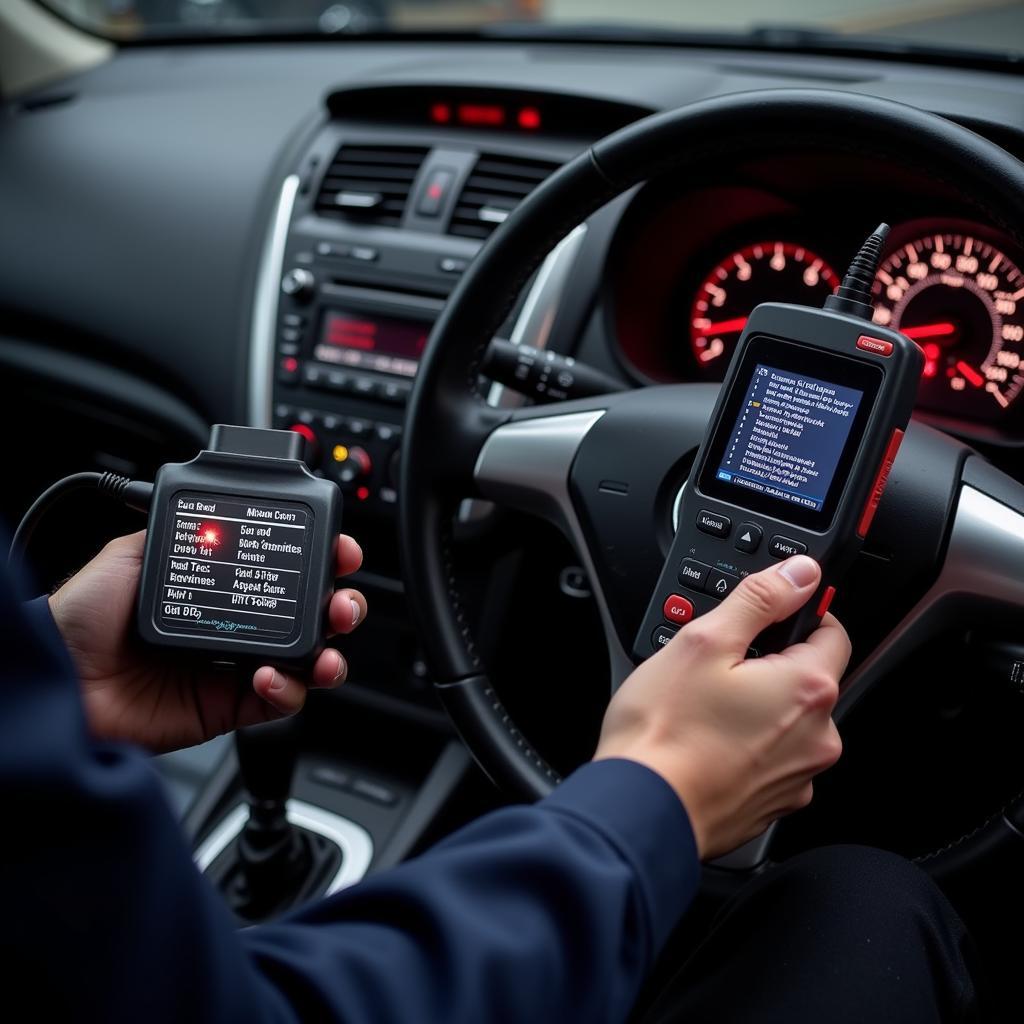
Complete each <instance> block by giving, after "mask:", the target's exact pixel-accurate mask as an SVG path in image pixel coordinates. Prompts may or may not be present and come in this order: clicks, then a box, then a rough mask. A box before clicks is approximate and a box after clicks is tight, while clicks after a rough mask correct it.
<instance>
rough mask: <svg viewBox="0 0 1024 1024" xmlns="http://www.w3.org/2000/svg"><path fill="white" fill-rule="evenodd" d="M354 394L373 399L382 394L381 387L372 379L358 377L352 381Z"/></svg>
mask: <svg viewBox="0 0 1024 1024" xmlns="http://www.w3.org/2000/svg"><path fill="white" fill-rule="evenodd" d="M352 392H353V394H356V395H360V396H361V397H363V398H373V397H375V396H376V395H377V394H379V392H380V385H379V384H378V383H377V381H375V380H374V379H373V378H372V377H356V378H355V380H353V381H352Z"/></svg>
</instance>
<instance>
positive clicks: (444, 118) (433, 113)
mask: <svg viewBox="0 0 1024 1024" xmlns="http://www.w3.org/2000/svg"><path fill="white" fill-rule="evenodd" d="M451 119H452V108H451V107H450V106H449V105H448V104H447V103H434V104H433V105H432V106H431V108H430V120H431V121H433V122H434V124H448V122H449V121H451Z"/></svg>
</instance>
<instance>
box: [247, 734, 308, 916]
mask: <svg viewBox="0 0 1024 1024" xmlns="http://www.w3.org/2000/svg"><path fill="white" fill-rule="evenodd" d="M235 750H236V752H237V754H238V768H239V773H240V774H241V777H242V785H243V786H244V787H245V793H246V800H247V802H248V804H249V820H248V821H247V822H246V824H245V827H244V828H243V829H242V832H241V834H240V835H239V837H238V865H239V868H240V877H239V879H238V881H239V885H238V891H237V893H236V894H235V895H236V896H237V897H240V899H239V900H237V901H236V902H235V910H236V912H237V913H239V914H240V915H241V916H242V917H246V918H250V919H252V918H261V917H265V916H267V915H268V914H270V913H272V912H273V911H274V910H275V909H276V908H278V907H281V906H287V905H289V904H290V903H292V902H294V900H295V899H296V897H297V896H298V894H299V892H300V890H301V889H302V888H303V886H304V884H305V882H306V881H307V879H308V877H309V872H310V868H311V865H312V860H313V857H312V851H311V850H310V844H309V837H308V836H307V835H306V834H305V833H304V832H301V831H300V830H299V829H297V828H295V827H294V826H293V825H292V824H291V823H290V822H289V821H288V815H287V800H288V795H289V793H290V792H291V786H292V775H293V774H294V772H295V761H296V757H297V755H298V738H297V735H296V723H295V722H294V721H293V720H291V719H283V720H281V721H280V722H270V723H268V724H266V725H259V726H252V727H250V728H248V729H239V730H238V732H237V733H235Z"/></svg>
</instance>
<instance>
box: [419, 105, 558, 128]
mask: <svg viewBox="0 0 1024 1024" xmlns="http://www.w3.org/2000/svg"><path fill="white" fill-rule="evenodd" d="M427 113H428V116H429V118H430V120H431V121H433V123H434V124H454V125H461V126H462V127H464V128H520V129H522V130H523V131H527V132H535V131H537V130H538V129H539V128H540V126H541V113H540V110H539V109H538V108H537V107H518V108H517V107H509V106H505V105H503V104H501V103H455V104H452V103H447V102H444V101H438V102H436V103H431V104H430V107H429V109H428V111H427Z"/></svg>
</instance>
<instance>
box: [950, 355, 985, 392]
mask: <svg viewBox="0 0 1024 1024" xmlns="http://www.w3.org/2000/svg"><path fill="white" fill-rule="evenodd" d="M956 368H957V369H958V370H959V371H960V373H961V374H962V375H963V376H964V377H966V378H967V380H969V381H970V382H971V383H972V384H973V385H974V386H975V387H976V388H980V387H981V385H982V384H984V383H985V378H984V377H982V375H981V374H980V373H978V371H977V370H976V369H975V368H974V367H973V366H968V365H967V363H965V362H964V361H963V360H962V359H961V360H960V362H959V363H957V364H956Z"/></svg>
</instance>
